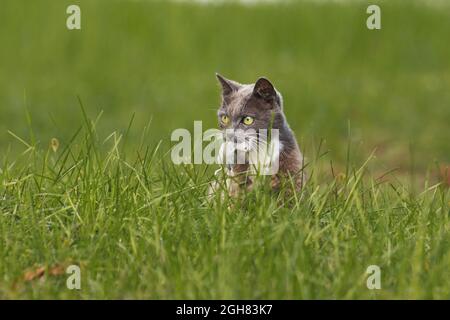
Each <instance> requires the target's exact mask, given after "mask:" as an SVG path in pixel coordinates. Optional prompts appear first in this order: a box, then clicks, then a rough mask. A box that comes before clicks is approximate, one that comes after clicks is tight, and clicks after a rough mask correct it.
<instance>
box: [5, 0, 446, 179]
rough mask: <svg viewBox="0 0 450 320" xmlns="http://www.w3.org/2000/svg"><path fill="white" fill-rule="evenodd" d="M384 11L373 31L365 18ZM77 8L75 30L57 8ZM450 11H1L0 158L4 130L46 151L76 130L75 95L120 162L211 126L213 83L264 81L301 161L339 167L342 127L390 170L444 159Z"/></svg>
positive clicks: (107, 7) (36, 4) (95, 1)
mask: <svg viewBox="0 0 450 320" xmlns="http://www.w3.org/2000/svg"><path fill="white" fill-rule="evenodd" d="M373 3H377V4H379V5H381V8H382V29H381V30H380V31H370V30H368V29H367V28H366V19H367V17H368V14H366V8H367V6H368V5H369V4H373ZM70 4H78V5H80V7H81V12H82V16H81V20H82V21H81V25H82V29H81V30H80V31H69V30H68V29H67V28H66V19H67V16H68V15H67V14H66V8H67V6H68V5H70ZM449 34H450V6H446V5H445V4H443V5H442V6H439V5H436V6H433V5H426V4H424V1H385V2H380V1H357V2H355V1H350V2H347V1H344V2H343V3H336V2H327V1H325V2H323V1H318V2H314V1H307V2H303V1H296V2H291V3H278V4H276V3H275V4H274V3H272V4H258V5H241V4H238V3H221V4H217V3H216V4H212V5H204V4H198V3H190V2H183V3H179V2H163V1H158V2H155V1H126V0H122V1H118V0H117V1H106V0H89V1H66V0H52V1H50V0H39V1H37V0H36V1H25V0H2V2H1V4H0V43H1V45H0V111H1V112H0V152H1V153H2V154H4V153H5V152H6V150H7V149H8V148H11V149H12V151H11V152H12V153H13V154H14V153H15V152H18V151H20V150H22V149H23V147H22V146H21V145H20V143H18V142H17V141H16V140H15V139H14V138H12V137H11V135H9V134H8V130H10V131H12V132H14V133H15V134H17V135H18V136H20V137H22V138H24V139H26V140H27V141H30V139H31V137H30V136H31V135H30V127H29V125H28V121H27V117H26V110H28V112H29V114H30V118H31V128H32V131H33V132H34V139H36V141H39V142H40V144H41V145H43V146H44V147H47V145H48V143H49V141H50V139H51V138H53V137H57V138H58V139H60V140H61V142H62V143H64V142H65V141H67V140H68V139H69V138H70V137H71V136H72V134H73V133H74V132H75V131H76V129H77V128H78V127H80V126H81V125H82V113H81V110H80V107H79V105H78V101H77V98H76V96H77V95H79V96H80V98H81V99H82V101H83V103H84V105H85V108H86V109H87V111H88V113H89V115H90V116H92V117H94V118H95V117H96V116H97V115H98V114H99V113H100V112H101V111H103V115H102V117H101V119H100V121H99V123H98V126H97V128H98V134H99V135H100V136H102V137H106V136H107V135H109V134H110V133H112V132H113V131H117V132H122V133H123V132H125V131H126V129H127V127H128V125H129V121H130V119H131V117H132V114H133V113H135V120H134V123H133V126H132V129H131V132H130V136H129V138H128V141H127V148H128V149H127V150H133V146H134V145H137V144H138V143H139V142H140V140H139V138H140V136H141V133H142V130H143V128H144V127H145V125H146V124H147V123H148V122H149V121H150V120H151V125H150V135H149V138H148V141H147V140H146V143H148V144H153V143H155V142H157V141H158V140H160V139H164V140H165V141H169V139H170V133H171V131H172V130H173V129H175V128H180V127H186V128H189V129H191V128H192V127H193V121H194V120H203V121H204V129H206V128H210V127H215V126H216V116H215V112H216V108H217V106H218V104H219V86H218V84H217V83H216V79H215V77H214V72H216V71H218V72H220V73H222V74H223V75H225V76H226V77H229V78H232V79H236V80H238V81H240V82H244V83H250V82H254V81H255V80H256V79H257V78H258V77H259V76H266V77H268V78H270V79H271V80H272V81H273V83H274V84H275V85H276V87H277V88H278V89H279V90H280V91H281V92H282V94H283V95H284V100H285V112H286V114H287V118H288V121H289V123H290V125H291V127H292V128H293V129H294V130H295V132H296V135H297V137H298V139H299V140H300V141H302V144H303V148H304V149H306V156H307V157H308V156H310V155H309V152H310V151H311V150H312V149H313V147H312V146H313V145H314V144H317V143H318V141H320V139H322V138H323V139H325V140H326V148H328V149H330V151H331V154H332V158H333V159H335V161H336V163H338V164H339V163H341V164H343V163H344V162H345V159H346V149H347V143H348V127H349V123H350V127H351V131H350V132H351V133H350V135H351V139H352V143H353V144H355V145H357V146H358V150H359V151H361V152H359V153H358V154H359V156H361V157H362V158H365V157H366V156H368V153H369V152H370V151H371V150H372V149H373V148H375V147H377V150H378V151H377V155H378V158H379V159H381V161H382V163H383V164H384V165H385V166H387V167H397V166H399V167H400V168H401V169H404V171H406V172H407V171H408V170H409V166H410V164H411V158H414V162H415V165H416V166H417V170H418V171H421V172H425V170H426V169H427V168H428V167H429V166H430V165H432V164H433V161H435V160H437V161H439V162H440V163H444V164H445V163H448V162H449V160H450V144H449V143H448V141H449V140H448V139H449V133H450V43H449V41H448V38H449Z"/></svg>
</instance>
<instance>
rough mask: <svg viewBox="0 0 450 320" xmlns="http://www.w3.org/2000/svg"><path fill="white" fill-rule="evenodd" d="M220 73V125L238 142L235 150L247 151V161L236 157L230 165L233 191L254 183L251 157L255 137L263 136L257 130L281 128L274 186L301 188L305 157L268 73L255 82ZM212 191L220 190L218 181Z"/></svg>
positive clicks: (230, 185) (281, 99) (273, 175)
mask: <svg viewBox="0 0 450 320" xmlns="http://www.w3.org/2000/svg"><path fill="white" fill-rule="evenodd" d="M216 77H217V79H218V81H219V83H220V85H221V87H222V95H221V105H220V107H219V110H218V111H217V116H218V121H219V128H220V129H221V130H222V132H223V135H224V136H225V137H226V141H233V142H235V150H239V151H243V152H244V153H246V155H247V156H246V157H245V158H244V160H243V161H241V162H238V161H236V162H235V163H231V164H228V165H227V167H226V170H227V175H228V176H229V177H232V178H233V179H228V180H227V183H226V187H227V189H228V192H229V194H230V195H231V196H237V195H238V194H239V193H240V191H242V190H249V189H251V188H252V187H253V178H254V177H252V174H249V173H250V172H251V171H252V170H251V167H252V165H251V164H250V163H249V159H251V155H252V154H253V152H254V151H255V148H256V146H257V145H258V143H255V139H258V138H260V136H261V135H259V134H256V135H255V132H261V131H264V130H271V129H276V130H277V131H278V138H279V139H278V140H279V143H278V148H277V152H276V154H271V158H272V160H275V161H277V170H276V172H273V174H271V177H270V178H271V182H270V185H271V188H272V189H273V190H274V191H279V190H280V189H281V187H282V185H283V184H284V182H288V184H289V186H290V187H292V186H293V187H294V188H291V189H294V190H295V191H299V190H300V189H301V188H302V186H303V185H304V183H305V180H306V174H305V172H304V167H303V163H304V159H303V156H302V153H301V152H300V148H299V146H298V143H297V141H296V139H295V136H294V133H293V132H292V130H291V129H290V127H289V125H288V123H287V121H286V116H285V115H284V112H283V98H282V96H281V94H280V93H279V92H278V91H277V90H276V89H275V87H274V86H273V85H272V83H271V82H270V81H269V80H268V79H266V78H264V77H261V78H259V79H258V80H257V81H256V82H255V83H254V84H240V83H238V82H237V81H233V80H229V79H226V78H225V77H223V76H221V75H220V74H218V73H216ZM258 142H264V141H258ZM266 142H267V141H266ZM223 146H225V143H224V144H223ZM222 152H225V153H226V148H221V154H222ZM249 155H250V156H249ZM222 157H223V155H222ZM253 173H254V172H253ZM211 191H212V192H214V191H217V185H215V186H214V185H213V186H212V188H211ZM211 191H210V192H211Z"/></svg>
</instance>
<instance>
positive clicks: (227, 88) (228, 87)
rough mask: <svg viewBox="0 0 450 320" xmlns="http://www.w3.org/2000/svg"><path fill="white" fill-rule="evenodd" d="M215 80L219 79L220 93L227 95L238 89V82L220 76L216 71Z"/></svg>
mask: <svg viewBox="0 0 450 320" xmlns="http://www.w3.org/2000/svg"><path fill="white" fill-rule="evenodd" d="M216 77H217V80H219V82H220V85H221V86H222V95H223V96H227V95H229V94H230V93H232V92H234V91H238V90H239V87H240V84H239V83H237V82H236V81H233V80H228V79H227V78H225V77H223V76H221V75H220V74H218V73H217V72H216Z"/></svg>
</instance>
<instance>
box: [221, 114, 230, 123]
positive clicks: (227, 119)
mask: <svg viewBox="0 0 450 320" xmlns="http://www.w3.org/2000/svg"><path fill="white" fill-rule="evenodd" d="M220 120H221V121H222V123H223V124H228V122H230V118H229V117H228V116H227V115H223V116H222V117H220Z"/></svg>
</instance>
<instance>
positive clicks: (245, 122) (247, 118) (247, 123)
mask: <svg viewBox="0 0 450 320" xmlns="http://www.w3.org/2000/svg"><path fill="white" fill-rule="evenodd" d="M253 121H255V119H253V118H252V117H245V118H244V120H243V121H242V122H243V123H244V124H245V125H246V126H249V125H251V124H252V123H253Z"/></svg>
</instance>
